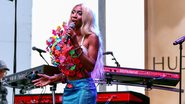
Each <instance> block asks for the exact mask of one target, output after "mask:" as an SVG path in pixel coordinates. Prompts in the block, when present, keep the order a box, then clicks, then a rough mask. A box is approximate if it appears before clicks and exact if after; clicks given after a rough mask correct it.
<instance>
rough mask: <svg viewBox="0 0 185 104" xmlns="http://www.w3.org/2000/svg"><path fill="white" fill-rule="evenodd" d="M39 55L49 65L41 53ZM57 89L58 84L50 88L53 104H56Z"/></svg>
mask: <svg viewBox="0 0 185 104" xmlns="http://www.w3.org/2000/svg"><path fill="white" fill-rule="evenodd" d="M39 55H40V56H41V57H42V59H44V61H45V62H46V63H47V64H48V65H49V63H48V62H47V61H46V59H45V58H44V57H43V56H42V54H41V52H39ZM56 87H57V84H56V83H54V84H52V86H51V87H50V91H51V92H52V102H53V103H52V104H55V91H56Z"/></svg>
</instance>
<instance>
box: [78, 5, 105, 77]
mask: <svg viewBox="0 0 185 104" xmlns="http://www.w3.org/2000/svg"><path fill="white" fill-rule="evenodd" d="M78 5H81V7H82V26H81V33H82V34H85V35H88V34H92V33H94V34H96V35H97V36H98V39H99V50H98V56H97V59H96V63H95V67H94V69H93V71H92V72H91V76H92V78H93V79H101V78H104V69H103V68H104V62H103V40H102V36H101V33H100V30H99V26H98V25H97V21H96V18H95V14H94V12H93V11H92V10H91V9H90V8H88V7H87V6H86V5H84V4H78Z"/></svg>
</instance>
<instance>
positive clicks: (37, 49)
mask: <svg viewBox="0 0 185 104" xmlns="http://www.w3.org/2000/svg"><path fill="white" fill-rule="evenodd" d="M32 50H34V51H35V50H36V51H37V52H39V53H46V51H45V50H42V49H39V48H37V47H32Z"/></svg>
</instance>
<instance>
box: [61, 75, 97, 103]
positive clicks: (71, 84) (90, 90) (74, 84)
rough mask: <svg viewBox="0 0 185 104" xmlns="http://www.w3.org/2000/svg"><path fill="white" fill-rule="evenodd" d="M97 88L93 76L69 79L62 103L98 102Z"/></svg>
mask: <svg viewBox="0 0 185 104" xmlns="http://www.w3.org/2000/svg"><path fill="white" fill-rule="evenodd" d="M96 97H97V90H96V86H95V83H94V81H93V79H92V78H85V79H79V80H73V81H67V84H66V87H65V88H64V93H63V96H62V104H96Z"/></svg>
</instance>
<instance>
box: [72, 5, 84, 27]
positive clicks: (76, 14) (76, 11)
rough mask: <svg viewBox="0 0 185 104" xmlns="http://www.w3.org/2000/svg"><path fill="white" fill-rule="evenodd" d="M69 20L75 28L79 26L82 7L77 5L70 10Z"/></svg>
mask: <svg viewBox="0 0 185 104" xmlns="http://www.w3.org/2000/svg"><path fill="white" fill-rule="evenodd" d="M70 22H74V23H75V26H76V28H79V27H80V26H81V25H82V7H81V5H77V6H75V7H74V8H73V10H72V11H71V16H70Z"/></svg>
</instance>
